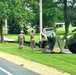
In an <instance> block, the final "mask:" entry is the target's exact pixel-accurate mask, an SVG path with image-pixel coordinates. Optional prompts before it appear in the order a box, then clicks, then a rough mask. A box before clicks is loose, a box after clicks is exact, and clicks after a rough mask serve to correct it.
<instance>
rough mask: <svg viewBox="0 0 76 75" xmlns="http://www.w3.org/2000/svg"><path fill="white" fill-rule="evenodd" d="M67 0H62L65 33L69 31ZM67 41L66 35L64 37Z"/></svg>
mask: <svg viewBox="0 0 76 75" xmlns="http://www.w3.org/2000/svg"><path fill="white" fill-rule="evenodd" d="M67 12H68V11H67V0H64V20H65V34H67V33H68V32H69V21H68V14H67ZM65 39H66V42H67V36H66V37H65Z"/></svg>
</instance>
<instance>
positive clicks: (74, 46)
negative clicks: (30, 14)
mask: <svg viewBox="0 0 76 75" xmlns="http://www.w3.org/2000/svg"><path fill="white" fill-rule="evenodd" d="M75 31H76V29H74V30H72V31H71V32H69V33H67V34H65V35H64V36H63V38H60V37H59V36H55V33H54V30H53V28H44V29H43V33H42V34H41V36H42V41H41V44H40V47H41V48H43V51H42V52H45V53H53V52H54V53H61V52H63V51H64V47H67V48H68V49H69V51H71V52H72V53H76V35H75V34H74V35H72V36H71V37H70V38H69V39H68V40H67V42H66V43H65V42H64V39H65V37H66V36H68V35H69V34H71V33H73V32H75ZM45 38H47V39H46V40H45Z"/></svg>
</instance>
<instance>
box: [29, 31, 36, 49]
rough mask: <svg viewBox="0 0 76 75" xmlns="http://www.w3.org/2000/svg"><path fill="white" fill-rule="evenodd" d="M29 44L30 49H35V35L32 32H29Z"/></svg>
mask: <svg viewBox="0 0 76 75" xmlns="http://www.w3.org/2000/svg"><path fill="white" fill-rule="evenodd" d="M30 43H31V48H32V49H33V48H35V33H34V30H31V33H30Z"/></svg>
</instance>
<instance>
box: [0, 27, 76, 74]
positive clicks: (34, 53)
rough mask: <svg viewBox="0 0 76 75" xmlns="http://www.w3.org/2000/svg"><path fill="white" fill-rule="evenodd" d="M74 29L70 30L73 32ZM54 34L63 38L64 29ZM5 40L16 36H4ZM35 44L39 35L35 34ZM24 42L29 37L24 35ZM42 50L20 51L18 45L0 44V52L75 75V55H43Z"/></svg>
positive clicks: (28, 49) (25, 48) (26, 49)
mask: <svg viewBox="0 0 76 75" xmlns="http://www.w3.org/2000/svg"><path fill="white" fill-rule="evenodd" d="M73 29H74V28H70V30H73ZM56 34H57V35H59V36H61V37H62V36H63V34H64V28H58V29H57V31H56ZM4 37H7V38H12V39H16V40H17V37H18V35H12V34H9V35H7V36H4ZM35 38H36V39H35V40H36V42H39V34H36V37H35ZM25 40H26V41H29V40H30V36H29V35H28V34H27V35H25ZM41 50H42V49H40V48H35V49H34V50H32V49H31V47H28V46H24V48H23V49H22V50H19V49H18V44H14V43H3V44H1V43H0V51H2V52H6V53H10V54H14V55H18V56H20V57H22V58H25V59H29V60H32V61H35V62H38V63H42V64H44V65H47V66H50V67H54V68H56V69H58V70H61V71H64V72H68V73H70V74H71V75H76V71H75V69H76V55H75V54H44V53H42V52H41Z"/></svg>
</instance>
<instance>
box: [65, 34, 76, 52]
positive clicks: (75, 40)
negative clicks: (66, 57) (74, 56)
mask: <svg viewBox="0 0 76 75" xmlns="http://www.w3.org/2000/svg"><path fill="white" fill-rule="evenodd" d="M66 46H67V47H68V49H69V50H70V51H71V52H72V53H76V35H73V36H71V37H70V38H69V39H68V41H67V43H66Z"/></svg>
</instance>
